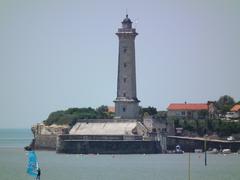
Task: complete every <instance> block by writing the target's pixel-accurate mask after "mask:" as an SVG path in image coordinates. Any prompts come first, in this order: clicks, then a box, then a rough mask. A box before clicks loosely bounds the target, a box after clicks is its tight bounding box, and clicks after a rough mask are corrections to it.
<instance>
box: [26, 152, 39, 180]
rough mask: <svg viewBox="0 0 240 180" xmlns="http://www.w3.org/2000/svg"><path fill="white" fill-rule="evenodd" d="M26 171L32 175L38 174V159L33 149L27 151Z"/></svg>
mask: <svg viewBox="0 0 240 180" xmlns="http://www.w3.org/2000/svg"><path fill="white" fill-rule="evenodd" d="M27 173H28V174H29V175H31V176H34V177H36V176H37V174H38V161H37V156H36V154H35V152H34V151H29V152H28V166H27Z"/></svg>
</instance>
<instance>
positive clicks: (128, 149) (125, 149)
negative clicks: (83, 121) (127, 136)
mask: <svg viewBox="0 0 240 180" xmlns="http://www.w3.org/2000/svg"><path fill="white" fill-rule="evenodd" d="M115 138H116V139H115V140H114V139H112V140H81V139H80V138H79V137H74V136H65V135H62V136H59V137H58V141H57V152H58V153H69V154H156V153H161V151H162V150H161V146H160V143H159V142H158V141H143V140H121V137H120V136H116V137H115ZM98 139H99V138H98Z"/></svg>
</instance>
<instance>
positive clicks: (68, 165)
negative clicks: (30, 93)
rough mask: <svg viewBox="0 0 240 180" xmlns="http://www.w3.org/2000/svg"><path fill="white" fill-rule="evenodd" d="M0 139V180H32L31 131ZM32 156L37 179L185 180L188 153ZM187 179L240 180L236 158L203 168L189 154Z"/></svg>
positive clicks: (213, 160) (2, 134)
mask: <svg viewBox="0 0 240 180" xmlns="http://www.w3.org/2000/svg"><path fill="white" fill-rule="evenodd" d="M14 134H15V135H16V136H15V135H14ZM0 138H1V141H0V180H28V179H29V180H30V179H33V178H32V177H30V176H28V175H27V174H26V165H27V154H26V152H25V151H24V150H23V147H24V146H26V145H28V144H29V143H30V141H31V132H30V131H29V130H27V129H26V130H4V131H2V130H0ZM4 139H5V140H4ZM8 140H9V141H8ZM25 143H26V144H25ZM36 153H37V156H38V159H39V163H40V167H41V170H42V176H41V180H45V179H46V180H188V166H189V154H155V155H68V154H56V153H55V152H54V151H37V152H36ZM190 177H191V179H192V180H240V155H238V154H229V155H220V154H219V155H214V154H212V155H208V165H207V166H204V154H203V153H200V154H194V153H192V154H190Z"/></svg>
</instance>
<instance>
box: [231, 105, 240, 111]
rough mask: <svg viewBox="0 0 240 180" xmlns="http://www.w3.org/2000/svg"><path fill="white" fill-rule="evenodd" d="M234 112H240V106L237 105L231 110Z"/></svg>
mask: <svg viewBox="0 0 240 180" xmlns="http://www.w3.org/2000/svg"><path fill="white" fill-rule="evenodd" d="M231 111H232V112H236V111H240V104H236V105H234V106H233V107H232V109H231Z"/></svg>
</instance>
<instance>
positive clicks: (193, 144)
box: [167, 137, 240, 152]
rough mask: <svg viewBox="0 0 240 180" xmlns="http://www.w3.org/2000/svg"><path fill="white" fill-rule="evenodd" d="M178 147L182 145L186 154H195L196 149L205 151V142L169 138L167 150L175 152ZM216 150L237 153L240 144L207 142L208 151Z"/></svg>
mask: <svg viewBox="0 0 240 180" xmlns="http://www.w3.org/2000/svg"><path fill="white" fill-rule="evenodd" d="M176 145H180V146H181V149H182V150H183V151H184V152H194V149H202V150H204V141H203V140H190V139H179V138H173V137H171V138H170V137H168V138H167V149H168V150H175V147H176ZM213 148H216V149H218V150H220V149H231V151H232V152H237V151H238V150H239V149H240V142H217V141H207V150H208V149H213Z"/></svg>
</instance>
